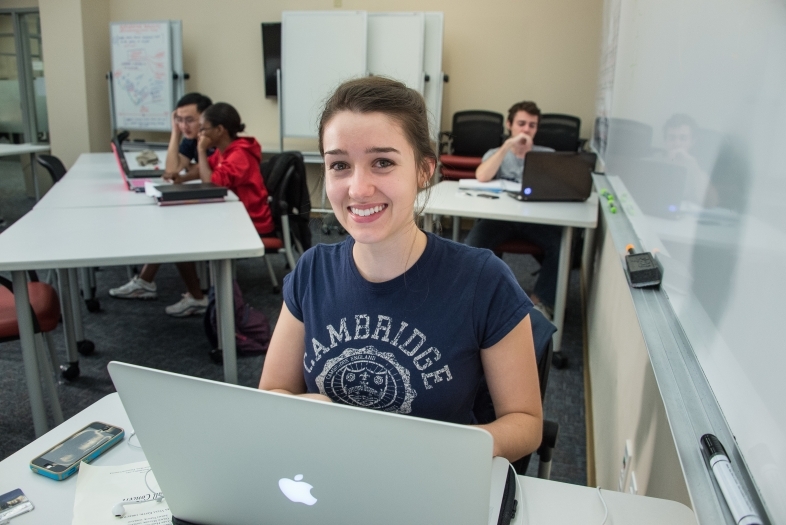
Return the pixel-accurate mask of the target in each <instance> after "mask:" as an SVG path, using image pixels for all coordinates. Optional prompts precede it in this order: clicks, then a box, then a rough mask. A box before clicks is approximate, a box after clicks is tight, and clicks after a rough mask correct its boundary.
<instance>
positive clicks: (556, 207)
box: [423, 181, 598, 352]
mask: <svg viewBox="0 0 786 525" xmlns="http://www.w3.org/2000/svg"><path fill="white" fill-rule="evenodd" d="M458 184H459V183H458V182H457V181H442V182H440V183H439V184H437V185H436V186H434V187H433V188H432V189H431V194H430V195H429V198H428V201H427V202H426V206H425V208H424V210H423V212H424V217H425V220H424V229H426V230H427V231H431V230H432V229H433V224H432V219H431V215H453V216H459V217H471V218H476V219H496V220H500V221H513V222H531V223H536V224H551V225H554V226H562V241H561V243H560V256H559V267H558V277H557V295H556V300H555V304H554V324H555V325H556V327H557V332H556V333H555V334H554V351H555V352H557V351H559V348H560V345H561V343H562V327H563V325H564V320H565V303H566V299H567V295H568V278H569V276H570V249H571V243H572V239H573V228H585V229H587V230H594V229H595V227H596V226H597V224H598V194H597V193H595V192H593V193H592V195H590V197H589V199H587V200H586V201H584V202H521V201H518V200H516V199H514V198H512V197H510V196H509V195H507V194H506V193H501V194H499V198H498V199H487V198H482V197H477V196H471V195H467V193H466V192H464V191H460V190H459V187H458ZM470 193H472V194H474V193H476V192H470ZM588 240H589V239H586V240H585V243H584V247H585V249H588V247H589V244H591V243H589V242H588Z"/></svg>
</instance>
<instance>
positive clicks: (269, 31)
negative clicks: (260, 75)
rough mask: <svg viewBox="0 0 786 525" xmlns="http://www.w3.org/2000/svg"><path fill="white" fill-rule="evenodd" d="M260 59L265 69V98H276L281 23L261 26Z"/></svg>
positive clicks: (279, 62) (267, 23)
mask: <svg viewBox="0 0 786 525" xmlns="http://www.w3.org/2000/svg"><path fill="white" fill-rule="evenodd" d="M262 58H263V64H264V68H265V96H266V97H277V96H278V83H277V81H276V71H277V70H278V69H279V68H281V22H265V23H263V24H262Z"/></svg>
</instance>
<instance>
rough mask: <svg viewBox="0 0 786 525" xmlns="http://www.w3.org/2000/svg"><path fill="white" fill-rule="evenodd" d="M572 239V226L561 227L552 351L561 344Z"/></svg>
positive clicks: (556, 349)
mask: <svg viewBox="0 0 786 525" xmlns="http://www.w3.org/2000/svg"><path fill="white" fill-rule="evenodd" d="M572 241H573V227H571V226H564V227H563V228H562V241H561V242H560V247H559V268H558V270H557V271H558V274H557V297H556V299H555V301H554V303H555V304H554V325H555V326H556V327H557V332H556V333H555V334H554V351H555V352H559V350H560V346H561V345H562V329H563V327H564V326H565V304H566V303H567V299H568V280H569V279H570V249H571V245H572Z"/></svg>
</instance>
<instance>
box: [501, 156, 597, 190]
mask: <svg viewBox="0 0 786 525" xmlns="http://www.w3.org/2000/svg"><path fill="white" fill-rule="evenodd" d="M595 158H596V157H595V154H594V153H585V152H565V151H559V152H544V151H530V152H529V153H527V155H526V156H525V157H524V160H525V162H524V172H523V173H522V175H521V191H520V192H519V193H518V194H515V195H514V197H516V199H518V200H521V201H568V202H570V201H578V202H581V201H585V200H587V199H588V198H589V196H590V193H591V192H592V171H593V170H594V169H595Z"/></svg>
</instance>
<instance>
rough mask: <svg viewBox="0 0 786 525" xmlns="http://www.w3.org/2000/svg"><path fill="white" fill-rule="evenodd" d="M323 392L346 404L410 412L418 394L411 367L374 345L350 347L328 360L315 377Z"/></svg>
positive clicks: (403, 412) (388, 410)
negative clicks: (403, 364) (411, 377)
mask: <svg viewBox="0 0 786 525" xmlns="http://www.w3.org/2000/svg"><path fill="white" fill-rule="evenodd" d="M316 384H317V388H319V391H320V393H322V394H324V395H326V396H328V397H331V398H333V399H338V400H340V401H341V402H342V403H344V404H346V405H352V406H359V407H363V408H371V409H374V410H384V411H386V412H397V413H399V414H409V413H410V412H412V400H413V399H415V396H416V395H417V394H416V392H415V390H414V389H413V388H412V386H411V384H410V377H409V370H407V369H406V368H404V367H403V366H401V365H400V364H398V362H397V361H396V358H395V357H394V356H393V354H392V353H390V352H380V351H379V350H377V349H376V348H374V347H373V346H366V347H364V348H347V349H346V350H344V351H343V352H341V355H339V356H338V357H334V358H333V359H329V360H328V361H327V362H326V363H325V367H324V368H323V369H322V373H321V374H319V376H317V378H316Z"/></svg>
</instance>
